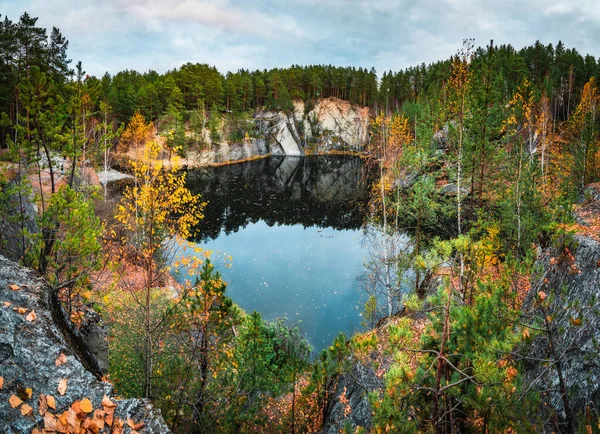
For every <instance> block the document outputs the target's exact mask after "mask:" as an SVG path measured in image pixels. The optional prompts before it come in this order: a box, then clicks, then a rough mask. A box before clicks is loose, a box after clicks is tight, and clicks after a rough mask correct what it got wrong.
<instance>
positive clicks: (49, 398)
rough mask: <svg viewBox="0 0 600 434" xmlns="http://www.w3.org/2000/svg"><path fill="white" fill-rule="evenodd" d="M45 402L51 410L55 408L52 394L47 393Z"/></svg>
mask: <svg viewBox="0 0 600 434" xmlns="http://www.w3.org/2000/svg"><path fill="white" fill-rule="evenodd" d="M46 403H47V404H48V407H50V408H51V409H52V410H56V400H55V399H54V396H52V395H47V396H46Z"/></svg>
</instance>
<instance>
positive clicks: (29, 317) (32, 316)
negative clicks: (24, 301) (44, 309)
mask: <svg viewBox="0 0 600 434" xmlns="http://www.w3.org/2000/svg"><path fill="white" fill-rule="evenodd" d="M36 318H37V315H36V314H35V310H32V311H31V312H29V315H27V316H26V317H25V319H26V320H27V321H29V322H33V321H35V320H36Z"/></svg>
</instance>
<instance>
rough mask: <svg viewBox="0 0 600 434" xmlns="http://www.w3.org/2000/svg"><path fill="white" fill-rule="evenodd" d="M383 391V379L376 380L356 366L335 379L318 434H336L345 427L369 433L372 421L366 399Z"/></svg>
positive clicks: (375, 377) (372, 374)
mask: <svg viewBox="0 0 600 434" xmlns="http://www.w3.org/2000/svg"><path fill="white" fill-rule="evenodd" d="M383 387H384V382H383V378H380V377H377V376H376V375H375V372H373V369H372V368H370V367H367V366H365V365H363V364H362V363H360V362H356V363H355V364H354V365H353V367H352V369H350V370H349V372H347V373H345V374H342V375H341V376H340V378H339V379H338V382H337V384H336V388H335V392H334V394H333V398H332V399H331V401H330V402H329V405H328V407H327V416H326V418H325V420H324V422H323V430H322V431H321V433H322V434H338V433H340V432H343V429H344V428H345V427H346V426H348V425H349V426H350V427H352V429H353V430H354V429H355V428H357V427H361V428H363V429H365V430H367V432H368V430H369V429H370V428H371V419H372V417H371V412H372V409H371V405H370V404H369V399H368V395H369V393H370V392H373V391H380V390H382V389H383ZM351 432H354V431H351Z"/></svg>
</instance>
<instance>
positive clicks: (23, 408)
mask: <svg viewBox="0 0 600 434" xmlns="http://www.w3.org/2000/svg"><path fill="white" fill-rule="evenodd" d="M31 413H33V407H31V405H29V404H23V405H22V406H21V415H22V416H27V415H30V414H31Z"/></svg>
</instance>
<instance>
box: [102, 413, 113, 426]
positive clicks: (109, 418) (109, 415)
mask: <svg viewBox="0 0 600 434" xmlns="http://www.w3.org/2000/svg"><path fill="white" fill-rule="evenodd" d="M104 422H106V424H107V425H108V426H111V425H112V424H113V415H112V413H106V416H105V417H104Z"/></svg>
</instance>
